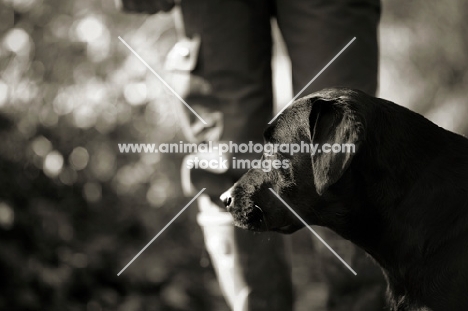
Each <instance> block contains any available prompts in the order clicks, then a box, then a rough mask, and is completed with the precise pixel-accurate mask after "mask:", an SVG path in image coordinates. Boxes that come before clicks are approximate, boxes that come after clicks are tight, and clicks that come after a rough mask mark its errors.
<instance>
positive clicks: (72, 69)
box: [0, 0, 468, 311]
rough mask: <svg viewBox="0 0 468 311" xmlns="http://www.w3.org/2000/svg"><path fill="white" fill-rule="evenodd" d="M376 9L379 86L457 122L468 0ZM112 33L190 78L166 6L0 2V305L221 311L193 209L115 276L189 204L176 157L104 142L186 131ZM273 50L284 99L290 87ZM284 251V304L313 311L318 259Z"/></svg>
mask: <svg viewBox="0 0 468 311" xmlns="http://www.w3.org/2000/svg"><path fill="white" fill-rule="evenodd" d="M383 4H384V6H383V13H384V14H383V19H382V23H381V29H380V42H381V45H380V50H381V66H380V68H381V74H380V78H381V79H380V96H381V97H384V98H386V99H389V100H392V101H395V102H397V103H399V104H401V105H404V106H407V107H409V108H411V109H413V110H415V111H417V112H420V113H422V114H424V115H425V116H426V117H428V118H430V119H431V120H433V121H434V122H436V123H437V124H439V125H440V126H443V127H445V128H447V129H450V130H453V131H456V132H458V133H468V122H467V121H466V120H467V117H468V102H467V101H468V100H467V98H468V70H467V67H468V36H467V35H466V34H467V33H468V22H467V21H468V2H467V1H465V0H453V1H451V2H450V4H448V3H446V2H443V1H437V0H415V1H404V0H393V1H390V0H385V1H384V3H383ZM118 36H121V37H122V38H124V39H125V40H126V41H127V42H128V44H129V45H130V46H132V47H133V48H134V49H135V50H136V51H137V52H138V53H139V54H140V55H141V56H142V57H143V58H144V59H145V60H146V61H147V62H148V63H149V65H150V66H151V67H152V68H154V69H155V71H156V72H158V73H159V74H160V75H161V76H162V77H163V78H164V79H165V80H166V81H168V83H169V84H171V85H172V86H173V87H174V88H176V90H177V91H178V92H179V93H181V94H183V93H184V92H185V89H186V88H187V87H188V86H187V84H188V77H186V76H183V75H182V76H181V75H174V74H173V73H170V72H165V71H164V69H163V63H164V59H165V56H166V54H167V52H168V51H169V50H170V48H171V47H172V46H173V44H174V43H175V42H176V41H175V40H176V38H175V31H174V24H173V18H172V16H171V14H158V15H154V16H147V15H132V14H123V13H121V12H119V11H117V9H116V8H115V7H114V2H113V1H110V0H101V1H91V0H74V1H63V0H43V1H41V0H0V174H1V175H0V244H1V246H0V280H1V287H2V290H1V291H0V310H88V311H100V310H122V311H123V310H125V311H132V310H135V311H136V310H168V311H172V310H173V311H185V310H186V311H189V310H190V311H193V310H203V311H205V310H206V311H209V310H217V311H223V310H228V309H227V306H226V304H225V302H224V300H223V298H222V296H221V293H220V290H219V288H218V286H217V281H216V279H215V277H214V273H213V271H212V269H211V267H210V262H209V259H208V255H207V254H206V252H205V251H204V247H203V240H202V235H201V231H200V229H199V227H198V225H197V224H196V222H195V220H194V219H195V214H196V208H193V209H189V210H188V211H187V212H186V213H184V214H183V215H182V216H181V217H180V218H179V219H178V221H176V222H175V223H174V224H173V225H172V226H171V227H170V228H169V229H168V230H167V231H166V232H165V233H164V235H165V236H166V238H161V239H158V240H157V241H156V242H155V243H154V244H153V245H152V247H150V248H148V249H147V250H146V252H145V253H144V255H142V256H141V257H139V258H138V260H137V261H135V262H134V264H133V265H132V266H131V267H130V268H129V269H128V270H126V271H125V272H124V273H123V274H122V275H121V276H120V277H117V275H116V274H117V272H118V271H120V270H121V269H122V267H124V266H125V265H126V264H127V262H128V261H129V260H130V259H131V258H132V257H133V256H134V255H135V254H136V253H138V251H139V250H140V249H141V248H142V247H143V246H144V245H145V244H146V243H147V242H148V241H149V240H150V239H151V238H152V237H153V236H154V235H155V233H157V232H158V231H159V230H160V229H161V228H162V227H163V226H164V225H165V224H166V223H167V222H168V221H169V220H170V219H171V218H172V217H173V215H174V214H175V213H176V212H178V211H179V210H180V209H181V208H182V207H183V206H184V205H185V204H186V202H187V199H186V198H184V197H183V195H182V191H181V186H180V177H179V167H180V164H181V161H182V157H183V155H171V156H160V155H158V154H142V155H135V154H132V155H129V154H127V155H125V154H120V153H118V148H117V143H122V142H151V143H163V142H172V141H179V140H182V139H184V137H183V135H182V134H181V129H180V128H179V125H180V124H181V122H180V120H179V116H178V113H177V111H178V110H177V105H180V103H179V102H178V100H177V98H175V97H174V96H173V95H172V94H171V93H170V92H169V91H168V90H167V89H166V87H165V86H164V85H163V84H162V83H161V82H160V81H159V80H158V79H157V78H156V77H155V76H154V75H153V74H152V73H151V72H150V71H149V70H147V68H146V67H145V66H144V65H143V64H142V63H141V62H140V61H139V60H138V59H137V58H136V57H135V56H134V55H133V54H131V52H130V51H129V50H128V49H127V48H126V47H125V46H124V45H123V44H122V43H121V42H120V41H119V39H118ZM276 52H277V57H276V59H275V64H274V65H275V68H276V73H277V74H276V75H275V81H276V84H277V94H276V98H277V105H278V106H281V105H282V104H285V103H286V102H287V101H288V100H289V99H290V98H291V96H292V95H291V94H290V92H291V91H290V90H291V88H290V86H289V85H290V84H289V82H288V80H287V79H288V77H289V75H288V73H287V71H288V68H289V67H288V62H287V58H286V57H285V55H284V49H281V45H279V47H277V48H276ZM285 81H286V82H285ZM302 234H304V233H302ZM301 243H302V242H293V247H294V248H295V250H299V249H305V248H307V247H309V248H310V247H311V246H310V245H308V246H307V245H302V244H301ZM304 252H305V253H307V250H304ZM296 253H297V252H296ZM299 253H301V252H300V251H299ZM294 260H295V263H296V265H295V267H296V268H295V270H294V277H295V284H296V287H297V288H300V291H299V290H298V291H297V293H296V295H297V301H298V302H297V310H300V311H302V310H311V306H313V305H314V304H316V305H317V308H316V309H315V310H320V302H317V299H318V298H317V297H322V296H323V291H325V290H326V289H324V288H322V287H320V286H319V285H317V284H320V267H319V266H318V265H319V263H314V264H310V261H307V260H306V259H304V258H303V257H301V256H299V255H297V256H296V257H295V258H294ZM308 284H313V285H308ZM316 298H317V299H316ZM322 300H323V299H322Z"/></svg>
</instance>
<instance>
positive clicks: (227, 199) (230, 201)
mask: <svg viewBox="0 0 468 311" xmlns="http://www.w3.org/2000/svg"><path fill="white" fill-rule="evenodd" d="M233 189H234V186H232V187H231V188H229V190H227V191H226V192H224V193H223V194H222V195H221V196H220V197H219V198H220V199H221V201H222V202H223V204H224V206H225V207H226V208H227V209H229V208H231V207H232V206H233V205H234V198H233V197H232V190H233Z"/></svg>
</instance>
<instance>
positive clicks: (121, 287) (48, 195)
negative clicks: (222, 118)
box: [0, 0, 224, 311]
mask: <svg viewBox="0 0 468 311" xmlns="http://www.w3.org/2000/svg"><path fill="white" fill-rule="evenodd" d="M0 12H1V13H0V15H1V16H0V21H1V22H0V43H1V44H0V72H1V78H0V109H1V110H0V111H1V113H2V114H1V118H0V130H1V132H0V136H1V142H2V145H1V146H0V172H1V174H2V175H1V179H0V240H1V244H2V247H1V249H0V279H1V283H2V290H1V291H0V310H92V311H94V310H125V311H128V310H210V309H217V310H221V309H222V308H223V303H224V302H223V300H222V298H221V297H220V294H219V289H218V288H217V287H216V286H213V284H215V278H214V275H213V272H212V270H211V269H206V266H207V265H208V261H207V258H206V257H207V256H206V255H205V254H204V250H203V243H202V235H201V231H200V229H199V227H198V226H197V225H196V223H195V221H194V220H193V219H194V213H195V212H196V207H192V209H191V210H189V211H187V212H186V213H184V214H183V215H182V216H181V217H180V218H179V219H178V220H177V221H176V222H175V223H174V224H173V225H172V226H171V227H170V228H169V229H168V230H167V231H165V232H164V236H165V237H166V238H163V236H162V237H161V238H160V239H158V240H157V241H156V242H154V243H153V244H152V246H151V247H150V248H149V249H147V250H146V251H145V253H144V254H143V255H142V256H140V257H139V258H138V259H137V260H136V261H135V262H134V263H133V264H132V265H131V266H130V267H129V268H128V269H127V270H126V271H125V272H124V273H123V274H122V275H121V276H119V277H117V273H118V272H119V271H120V270H121V269H122V268H123V267H124V266H125V265H126V264H127V263H128V262H129V261H130V260H131V259H132V258H133V256H134V255H136V254H137V253H138V251H139V250H140V249H141V248H142V247H143V246H144V245H145V244H146V243H147V242H148V241H149V240H151V238H152V237H153V236H154V235H155V234H156V233H157V232H158V231H159V230H160V229H162V227H163V226H164V225H165V224H166V223H167V222H168V221H169V220H170V219H171V218H172V217H173V216H174V215H175V214H176V213H177V212H178V211H179V210H180V209H181V208H182V207H183V206H184V205H185V204H186V202H187V201H188V200H187V199H185V198H183V197H182V196H181V195H180V193H181V191H180V186H179V184H180V182H179V177H178V176H179V168H178V167H179V165H180V162H181V158H180V157H181V156H182V155H180V156H177V155H175V156H172V157H171V158H170V159H169V158H167V157H162V156H159V155H158V154H147V155H134V154H120V153H119V152H118V148H117V144H118V143H120V142H152V143H163V142H166V141H171V140H174V139H177V140H178V139H181V137H179V136H180V135H179V134H178V132H179V131H178V128H177V126H176V125H175V124H178V121H177V116H176V114H175V111H174V107H173V106H174V105H175V103H176V102H175V101H176V100H177V99H175V98H174V96H172V95H171V94H170V93H169V92H168V91H167V90H166V89H165V87H164V86H163V85H162V84H161V83H160V82H159V81H158V80H157V79H156V78H155V77H154V76H152V74H151V73H150V72H149V71H148V70H147V69H146V68H145V67H144V66H143V65H142V64H141V62H140V61H139V60H138V59H137V58H136V57H135V56H134V55H133V54H131V53H130V51H129V50H128V49H127V48H126V47H125V46H124V45H123V44H122V43H121V42H120V41H119V40H118V39H117V38H118V36H122V37H123V38H125V39H126V40H127V42H128V43H129V44H130V45H131V46H132V47H133V48H134V49H136V50H137V51H139V53H140V54H141V55H142V57H144V58H145V59H147V61H148V63H150V65H151V66H152V67H153V68H155V69H156V70H157V71H158V72H162V69H161V66H162V65H161V64H162V62H163V60H164V55H165V53H166V51H167V50H168V49H169V48H170V47H171V46H172V44H173V43H174V40H175V35H174V31H173V25H172V18H171V16H168V15H157V16H153V17H151V18H147V17H146V16H142V15H128V14H122V13H120V12H117V11H116V10H115V8H114V7H113V2H112V1H61V0H48V1H43V2H42V1H39V0H14V1H2V2H0ZM172 78H173V77H171V76H170V74H169V73H166V76H165V79H167V80H169V81H171V79H172ZM213 296H214V297H213ZM216 304H221V307H218V306H216Z"/></svg>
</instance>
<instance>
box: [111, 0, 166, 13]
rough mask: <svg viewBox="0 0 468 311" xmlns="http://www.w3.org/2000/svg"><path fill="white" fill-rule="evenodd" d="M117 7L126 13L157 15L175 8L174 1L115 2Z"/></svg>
mask: <svg viewBox="0 0 468 311" xmlns="http://www.w3.org/2000/svg"><path fill="white" fill-rule="evenodd" d="M114 1H115V3H116V5H117V7H118V8H119V9H121V10H122V11H125V12H130V13H146V14H155V13H158V12H159V11H164V12H167V11H169V10H171V9H172V8H173V7H174V0H114Z"/></svg>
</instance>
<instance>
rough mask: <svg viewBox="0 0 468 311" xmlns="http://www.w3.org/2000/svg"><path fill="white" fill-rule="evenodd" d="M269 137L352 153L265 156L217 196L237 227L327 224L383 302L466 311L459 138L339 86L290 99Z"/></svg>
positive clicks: (465, 182)
mask: <svg viewBox="0 0 468 311" xmlns="http://www.w3.org/2000/svg"><path fill="white" fill-rule="evenodd" d="M264 137H265V141H266V142H267V143H272V144H281V143H297V144H300V143H301V142H305V143H309V144H310V143H313V144H318V145H319V146H320V145H322V146H324V144H326V143H339V144H354V146H355V150H354V153H353V152H344V153H333V152H329V153H326V152H321V153H319V152H316V153H315V154H311V153H308V154H306V153H298V154H295V155H292V156H291V155H290V154H289V153H286V152H284V153H283V152H277V153H274V154H268V155H264V156H263V158H264V159H266V158H268V159H272V160H275V159H277V160H280V161H283V160H288V161H289V163H290V165H289V166H288V167H286V168H284V167H282V168H280V169H277V170H271V171H270V172H265V171H264V170H262V169H251V170H249V171H248V172H247V173H246V174H245V175H244V176H242V178H241V179H240V180H239V181H238V182H237V183H236V184H235V185H234V186H233V187H232V188H231V189H230V190H228V191H227V192H226V193H225V194H223V195H222V196H221V199H222V200H223V201H224V203H225V205H226V207H227V208H228V210H229V211H230V212H231V213H232V215H233V217H234V220H235V224H236V225H237V226H239V227H241V228H245V229H249V230H255V231H266V230H273V231H278V232H281V233H292V232H294V231H296V230H299V229H301V228H302V227H303V224H302V223H301V221H300V220H299V219H298V218H297V217H296V216H295V215H294V214H293V213H291V211H290V210H288V208H287V207H285V206H284V205H283V203H281V201H279V199H278V198H276V197H275V195H274V194H273V193H272V192H271V191H270V190H269V188H272V189H273V190H274V191H275V192H276V193H278V194H279V195H280V196H281V197H282V199H284V201H286V202H287V203H288V205H290V206H291V207H292V208H293V209H294V210H295V211H296V212H297V214H299V215H300V217H301V218H303V219H304V220H305V221H306V222H307V223H308V224H310V225H319V226H325V227H328V228H330V229H332V230H334V231H335V232H337V233H338V234H339V235H341V236H342V237H343V238H345V239H349V240H350V241H352V242H353V243H355V244H357V245H358V246H360V247H361V248H363V249H364V250H365V251H366V252H367V253H368V254H370V256H372V257H373V258H374V259H375V261H376V262H377V263H379V265H380V266H381V267H382V271H383V273H384V275H385V277H386V279H387V282H388V300H389V305H390V309H391V310H394V311H397V310H398V311H403V310H404V311H407V310H412V311H415V310H419V311H422V310H425V311H427V310H434V311H436V310H437V311H438V310H443V311H447V310H460V311H462V310H468V139H466V138H464V137H462V136H460V135H457V134H454V133H452V132H449V131H447V130H444V129H443V128H440V127H438V126H437V125H435V124H433V123H432V122H430V121H429V120H427V119H425V118H424V117H422V116H421V115H419V114H417V113H415V112H412V111H410V110H408V109H406V108H404V107H401V106H399V105H397V104H394V103H392V102H389V101H386V100H383V99H379V98H375V97H372V96H369V95H366V94H365V93H363V92H360V91H357V90H351V89H346V88H333V89H326V90H323V91H320V92H317V93H313V94H311V95H309V96H306V97H304V98H301V99H299V100H296V101H295V102H294V104H293V105H291V107H289V108H288V109H286V110H285V111H284V112H283V113H282V114H281V115H280V116H279V117H278V118H277V119H276V120H275V121H274V122H273V123H272V124H271V126H269V127H268V128H267V129H266V131H265V133H264Z"/></svg>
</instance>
